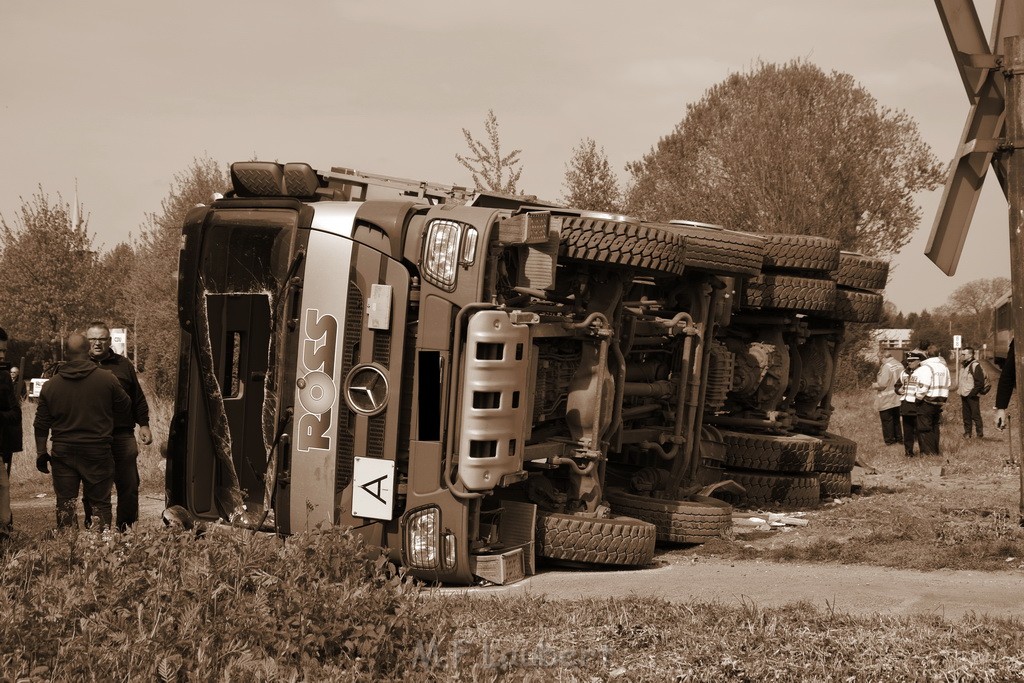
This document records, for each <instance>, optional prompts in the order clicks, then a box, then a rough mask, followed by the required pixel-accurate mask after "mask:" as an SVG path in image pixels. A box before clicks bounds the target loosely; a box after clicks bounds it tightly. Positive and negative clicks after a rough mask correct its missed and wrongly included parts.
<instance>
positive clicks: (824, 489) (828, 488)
mask: <svg viewBox="0 0 1024 683" xmlns="http://www.w3.org/2000/svg"><path fill="white" fill-rule="evenodd" d="M818 479H819V481H820V482H821V497H822V499H823V500H824V499H832V498H845V497H847V496H849V495H850V491H851V489H852V488H853V482H852V478H851V476H850V473H849V472H845V473H839V472H822V473H821V474H819V475H818Z"/></svg>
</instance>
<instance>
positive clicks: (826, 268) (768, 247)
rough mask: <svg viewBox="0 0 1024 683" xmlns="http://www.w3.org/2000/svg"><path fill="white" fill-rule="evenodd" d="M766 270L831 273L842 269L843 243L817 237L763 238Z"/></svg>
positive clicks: (775, 236)
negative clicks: (841, 247)
mask: <svg viewBox="0 0 1024 683" xmlns="http://www.w3.org/2000/svg"><path fill="white" fill-rule="evenodd" d="M761 237H763V238H764V267H765V268H766V269H768V268H776V269H779V270H796V271H801V272H805V273H831V272H832V271H834V270H835V269H837V268H838V267H839V242H837V241H836V240H834V239H830V238H828V237H819V236H817V235H761Z"/></svg>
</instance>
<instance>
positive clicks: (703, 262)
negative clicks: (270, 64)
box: [166, 162, 887, 584]
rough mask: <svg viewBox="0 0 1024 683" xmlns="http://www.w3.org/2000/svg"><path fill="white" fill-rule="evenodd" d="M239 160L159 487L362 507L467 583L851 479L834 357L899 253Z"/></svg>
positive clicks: (262, 511)
mask: <svg viewBox="0 0 1024 683" xmlns="http://www.w3.org/2000/svg"><path fill="white" fill-rule="evenodd" d="M231 179H232V185H233V187H232V190H231V191H230V192H228V193H227V195H226V196H224V197H220V198H217V199H216V200H215V201H213V202H212V203H211V204H210V205H209V206H200V207H197V208H195V209H194V210H192V212H191V213H190V214H189V215H188V217H187V219H186V222H185V225H184V228H183V238H182V249H181V256H180V267H179V318H180V325H181V347H180V356H179V375H178V391H177V397H176V404H175V413H174V416H173V419H172V424H171V431H170V436H169V443H168V462H167V482H166V484H167V486H166V491H167V493H166V497H167V503H168V506H169V507H174V508H175V509H177V510H182V509H184V511H186V512H187V514H189V515H191V516H195V517H198V518H203V519H210V520H213V519H222V520H226V521H229V522H232V523H236V524H241V525H246V526H249V527H252V528H265V529H269V530H275V531H277V532H280V533H295V532H299V531H302V530H306V529H310V528H312V527H314V526H316V525H318V524H331V525H339V526H345V527H352V528H354V529H356V530H358V531H359V532H360V533H361V534H362V535H363V536H364V537H365V538H366V539H367V540H368V541H370V542H372V543H375V544H379V545H381V546H383V547H385V548H387V549H388V551H389V553H390V554H391V556H392V557H393V558H394V559H395V560H396V561H397V562H400V563H401V564H403V565H405V566H406V567H408V568H409V570H410V571H411V572H412V573H413V574H415V575H417V576H419V577H422V578H424V579H427V580H436V581H442V582H446V583H462V584H467V583H472V582H475V581H478V580H486V581H492V582H499V583H504V582H509V581H514V580H516V579H518V578H521V577H522V576H524V575H527V574H529V573H532V572H533V571H534V562H535V559H536V558H538V557H540V558H549V559H552V560H561V561H568V562H574V563H592V564H603V565H623V566H639V565H645V564H648V563H649V562H650V561H651V559H652V557H653V553H654V547H655V543H656V541H657V540H662V541H667V542H679V543H699V542H702V541H703V540H706V539H708V538H711V537H714V536H717V535H719V534H720V533H722V531H724V530H726V529H728V528H729V526H730V524H731V506H730V503H737V504H746V505H790V506H802V505H813V504H815V503H816V502H817V500H818V498H819V495H821V491H822V490H823V486H824V490H825V491H826V492H828V493H840V492H842V489H843V486H844V483H845V490H846V491H847V492H848V491H849V474H848V473H849V471H850V468H851V467H852V465H853V457H854V448H855V446H854V445H853V444H852V442H847V441H846V440H844V439H842V438H841V437H838V436H835V435H832V434H830V433H828V432H827V427H828V421H829V417H830V415H831V412H832V408H831V396H832V389H831V388H832V383H833V380H834V375H835V360H836V355H837V353H838V349H839V346H840V344H841V342H842V338H843V331H844V327H845V323H846V322H849V321H855V322H868V321H873V320H875V319H877V317H878V315H879V314H880V311H881V305H882V297H881V295H880V294H879V293H878V291H877V290H879V289H881V288H882V287H884V284H885V278H886V274H887V273H886V265H885V263H884V262H882V261H879V260H877V259H871V258H868V257H864V256H860V255H857V254H848V253H841V252H840V251H839V249H838V246H837V245H836V244H835V243H834V242H832V241H831V240H827V239H823V238H817V237H809V236H800V235H754V234H749V233H741V232H736V231H731V230H725V229H722V228H719V227H717V226H711V225H704V224H698V223H692V222H685V221H678V222H672V223H649V222H642V221H638V220H635V219H631V218H627V217H622V216H611V215H604V214H596V213H592V212H587V211H579V210H574V209H570V208H566V207H560V206H555V205H552V204H550V203H546V202H540V201H537V200H536V199H533V198H522V197H507V196H501V195H496V194H487V193H471V192H468V191H466V190H465V189H462V188H458V187H455V186H445V185H437V184H431V183H420V182H415V181H409V180H403V179H400V178H393V177H389V176H380V175H371V174H365V173H359V172H356V171H353V170H351V169H342V168H335V169H332V170H331V171H329V172H316V171H314V170H313V169H312V168H311V167H310V166H308V165H306V164H283V165H282V164H277V163H270V162H244V163H236V164H234V165H233V166H232V167H231Z"/></svg>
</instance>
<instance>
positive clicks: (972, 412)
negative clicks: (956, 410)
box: [960, 396, 985, 439]
mask: <svg viewBox="0 0 1024 683" xmlns="http://www.w3.org/2000/svg"><path fill="white" fill-rule="evenodd" d="M960 414H961V415H962V416H963V418H964V436H966V437H970V436H971V425H972V424H973V425H974V431H975V432H976V433H977V435H978V438H979V439H980V438H981V437H983V436H985V429H984V427H982V422H981V397H980V396H961V397H960Z"/></svg>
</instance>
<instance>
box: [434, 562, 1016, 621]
mask: <svg viewBox="0 0 1024 683" xmlns="http://www.w3.org/2000/svg"><path fill="white" fill-rule="evenodd" d="M473 590H474V591H476V592H475V593H474V594H477V595H515V594H525V595H537V596H544V597H546V598H549V599H579V598H604V597H618V598H628V597H632V596H649V597H657V598H663V599H665V600H669V601H671V602H689V601H700V602H716V601H717V602H721V603H722V604H724V605H733V606H739V605H744V604H745V605H751V604H753V605H757V606H762V607H769V606H771V607H778V606H781V605H786V604H789V603H794V602H801V601H805V602H808V603H810V604H812V605H814V606H815V607H818V608H820V609H823V610H830V609H834V610H835V611H836V612H837V613H848V614H856V615H870V614H884V615H910V614H933V615H938V616H942V617H946V618H949V619H959V618H960V617H963V616H965V615H968V614H976V615H989V616H997V617H1013V618H1017V619H1024V599H1022V598H1021V596H1024V574H1021V573H1019V572H1000V573H991V572H976V571H947V570H941V571H935V572H918V571H910V570H901V569H888V568H884V567H870V566H839V565H822V564H814V565H810V564H789V563H787V564H777V563H769V562H757V561H748V562H743V561H725V560H714V559H712V560H705V559H700V560H699V561H696V562H694V561H690V560H689V559H686V560H684V561H678V562H673V561H663V562H661V563H660V566H655V567H654V568H651V569H640V570H634V571H614V572H600V573H595V572H590V571H567V570H552V571H544V572H542V573H539V574H537V575H536V576H532V577H530V578H528V579H526V580H525V581H522V582H520V583H518V584H514V585H511V586H498V587H490V588H482V589H473ZM445 591H446V592H450V593H459V592H465V591H456V590H454V589H445Z"/></svg>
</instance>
